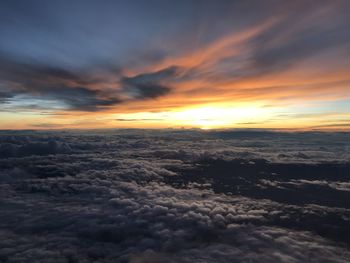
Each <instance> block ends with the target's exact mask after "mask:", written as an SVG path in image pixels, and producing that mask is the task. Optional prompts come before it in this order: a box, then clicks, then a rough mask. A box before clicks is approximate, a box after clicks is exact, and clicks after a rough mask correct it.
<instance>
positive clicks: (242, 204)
mask: <svg viewBox="0 0 350 263" xmlns="http://www.w3.org/2000/svg"><path fill="white" fill-rule="evenodd" d="M349 163H350V134H349V133H318V132H312V133H292V132H290V133H286V132H270V131H215V132H214V131H199V130H158V131H156V130H105V131H52V132H38V131H36V132H35V131H18V132H13V131H12V132H8V131H2V132H1V134H0V237H1V238H0V262H131V263H137V262H144V263H146V262H273V261H275V262H349V261H350V184H349V178H350V164H349Z"/></svg>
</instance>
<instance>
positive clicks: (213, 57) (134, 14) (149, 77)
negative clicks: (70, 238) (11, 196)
mask: <svg viewBox="0 0 350 263" xmlns="http://www.w3.org/2000/svg"><path fill="white" fill-rule="evenodd" d="M63 128H82V129H83V128H201V129H214V128H278V129H302V130H314V129H316V130H329V129H335V130H350V1H347V0H344V1H337V0H328V1H322V0H319V1H306V0H305V1H287V0H285V1H282V0H281V1H268V0H264V1H259V0H257V1H234V0H230V1H210V0H206V1H189V0H184V1H179V0H177V1H174V0H172V1H170V0H160V1H152V0H147V1H144V0H143V1H141V0H140V1H136V0H134V1H126V0H125V1H107V0H104V1H97V0H96V1H87V0H84V1H83V0H82V1H34V0H32V1H25V0H22V1H18V0H3V1H1V2H0V129H63Z"/></svg>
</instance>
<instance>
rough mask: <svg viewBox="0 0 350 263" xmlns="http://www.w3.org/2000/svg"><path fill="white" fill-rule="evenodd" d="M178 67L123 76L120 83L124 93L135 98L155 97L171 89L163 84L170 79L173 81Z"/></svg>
mask: <svg viewBox="0 0 350 263" xmlns="http://www.w3.org/2000/svg"><path fill="white" fill-rule="evenodd" d="M178 71H179V69H178V68H177V67H175V66H172V67H169V68H165V69H162V70H159V71H157V72H152V73H145V74H139V75H136V76H134V77H123V78H122V79H121V84H122V85H123V90H124V91H125V93H127V94H130V95H131V96H132V97H134V98H135V99H147V98H151V99H154V98H157V97H160V96H164V95H166V94H168V93H169V92H170V91H171V88H170V87H167V86H165V84H163V83H164V82H166V81H167V80H169V79H171V81H172V82H173V81H174V79H175V77H176V75H177V73H178Z"/></svg>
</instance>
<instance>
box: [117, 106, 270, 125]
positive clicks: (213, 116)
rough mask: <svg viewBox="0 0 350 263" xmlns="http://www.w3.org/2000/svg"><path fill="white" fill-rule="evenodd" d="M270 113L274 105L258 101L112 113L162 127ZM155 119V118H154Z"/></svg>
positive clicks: (241, 119)
mask: <svg viewBox="0 0 350 263" xmlns="http://www.w3.org/2000/svg"><path fill="white" fill-rule="evenodd" d="M272 114H273V109H271V108H264V107H261V106H259V105H256V106H252V105H249V106H248V105H247V106H242V105H241V106H232V105H202V106H197V107H191V108H183V109H179V110H177V111H166V112H139V113H129V114H118V115H114V116H115V118H116V119H122V120H124V121H125V120H127V121H128V123H129V122H130V124H131V122H133V124H134V123H139V124H143V125H142V126H145V127H152V124H154V123H155V122H156V123H157V124H160V123H161V124H162V126H164V127H187V128H200V129H213V128H227V127H237V126H241V123H246V122H252V121H262V120H264V118H269V117H271V116H272ZM154 120H157V121H154Z"/></svg>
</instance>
